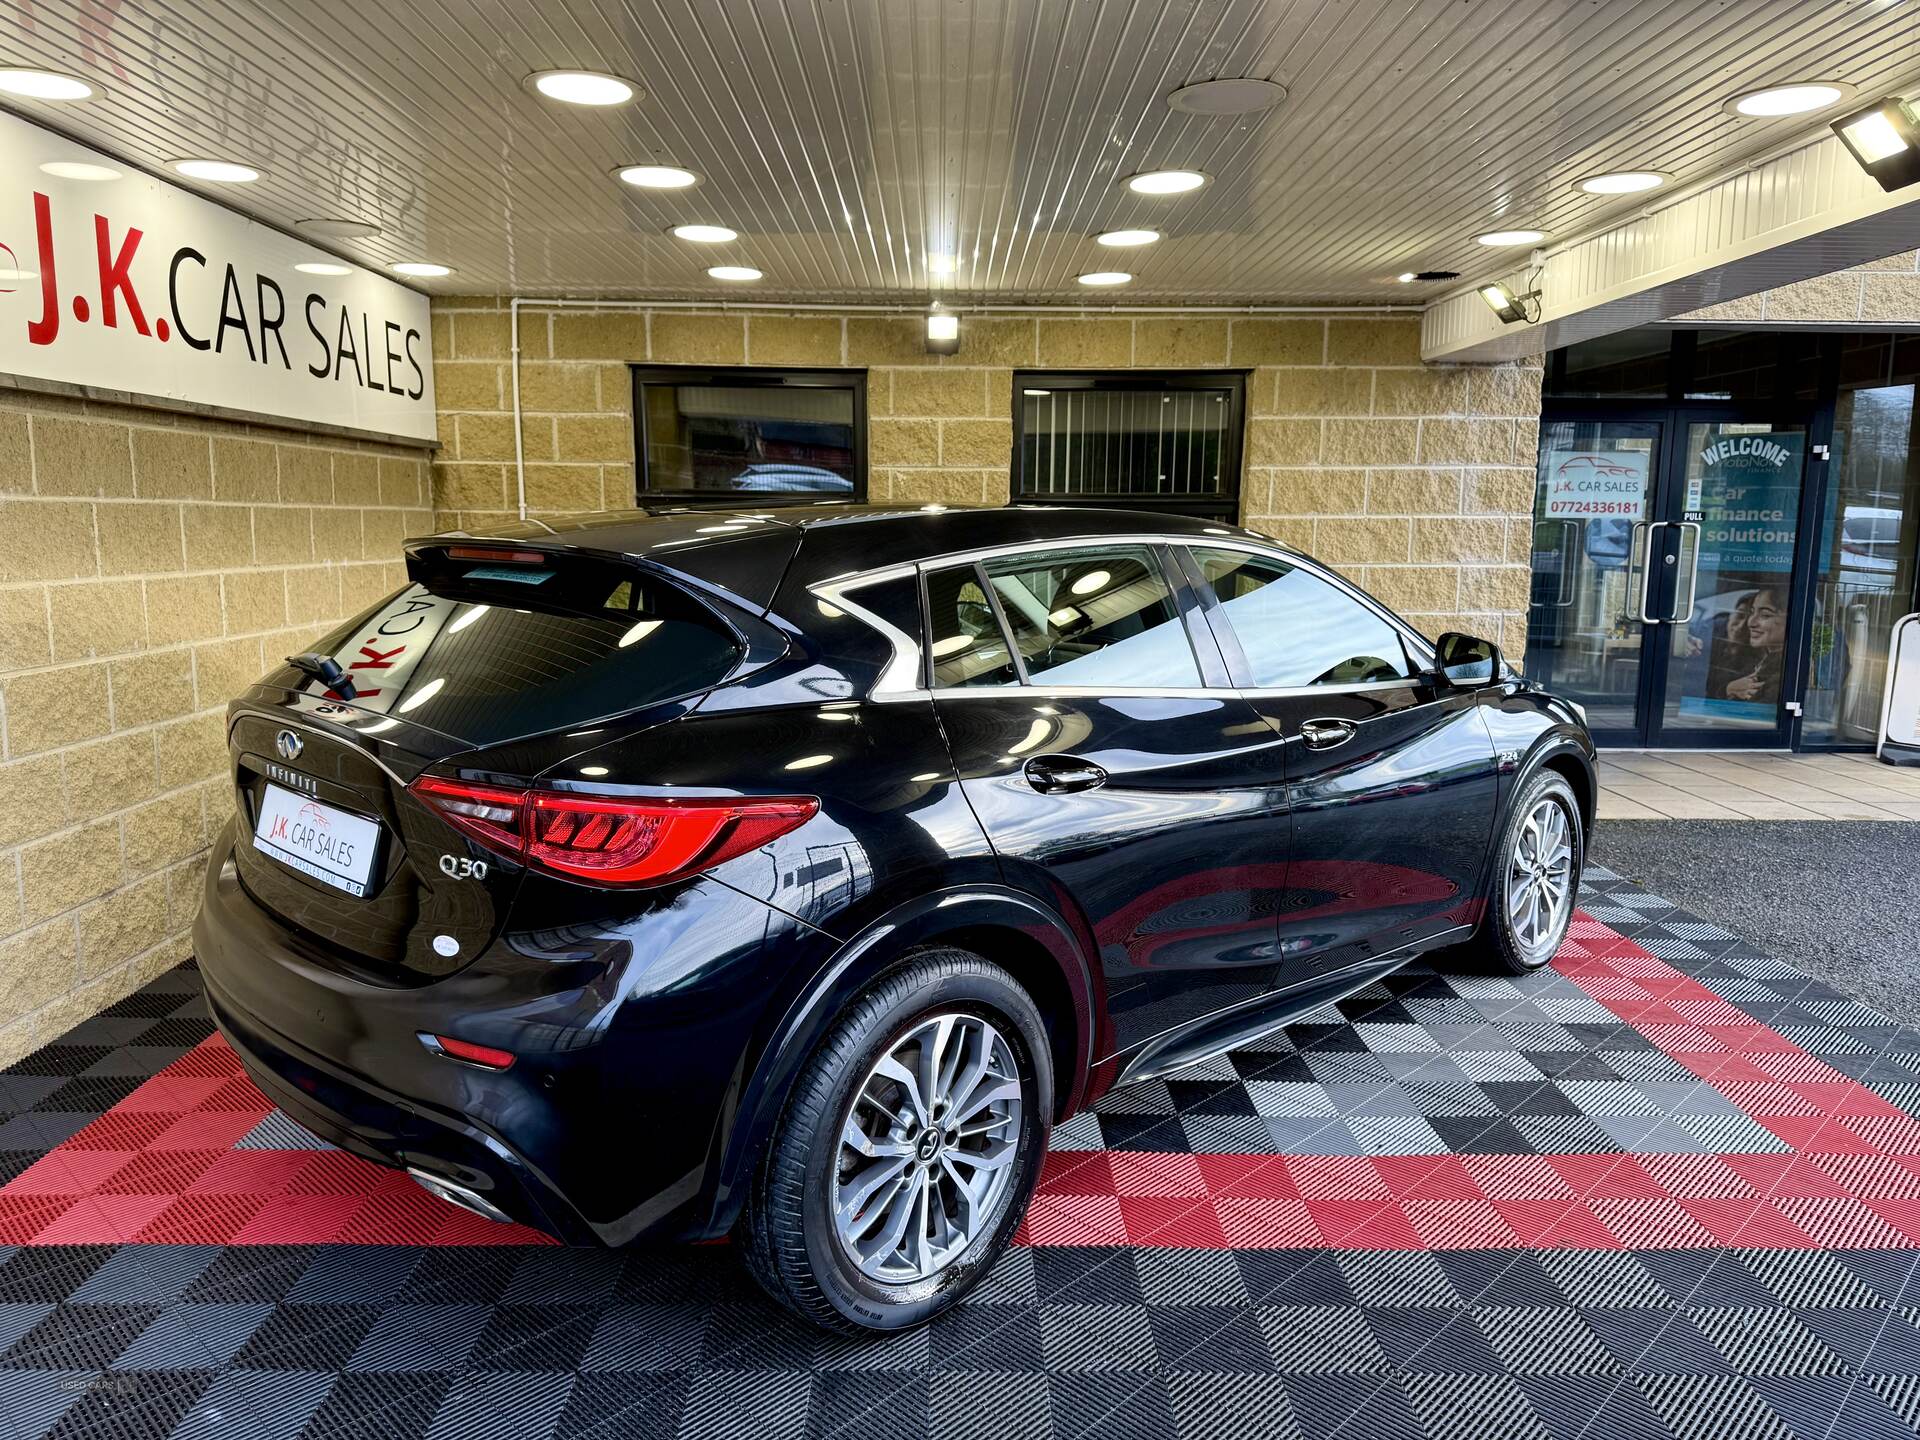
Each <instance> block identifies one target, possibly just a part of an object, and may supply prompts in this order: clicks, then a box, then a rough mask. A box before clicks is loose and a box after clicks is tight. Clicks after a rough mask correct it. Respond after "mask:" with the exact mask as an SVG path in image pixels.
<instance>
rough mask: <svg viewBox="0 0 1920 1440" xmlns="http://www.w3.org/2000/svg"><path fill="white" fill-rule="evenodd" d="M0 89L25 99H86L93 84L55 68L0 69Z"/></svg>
mask: <svg viewBox="0 0 1920 1440" xmlns="http://www.w3.org/2000/svg"><path fill="white" fill-rule="evenodd" d="M0 90H4V91H5V92H6V93H7V94H9V95H18V96H20V97H21V98H22V99H23V100H86V99H90V98H91V97H92V95H93V86H91V85H89V84H88V83H87V82H86V81H84V80H81V79H78V78H77V77H75V76H72V75H62V74H59V73H58V72H57V71H53V70H0Z"/></svg>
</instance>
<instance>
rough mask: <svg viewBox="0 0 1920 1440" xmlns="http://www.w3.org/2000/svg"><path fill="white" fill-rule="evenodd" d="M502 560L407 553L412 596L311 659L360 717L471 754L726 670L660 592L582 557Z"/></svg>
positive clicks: (727, 662) (404, 595)
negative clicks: (402, 723) (346, 688)
mask: <svg viewBox="0 0 1920 1440" xmlns="http://www.w3.org/2000/svg"><path fill="white" fill-rule="evenodd" d="M473 553H481V552H473ZM515 553H516V555H517V556H518V557H519V558H516V559H514V560H512V561H510V562H503V561H500V560H495V559H492V558H489V557H486V556H484V554H482V558H477V559H473V558H462V557H461V555H460V554H459V552H458V551H447V550H442V551H428V552H424V553H416V554H415V555H414V556H413V557H412V558H411V560H410V564H409V568H410V569H411V571H412V573H413V575H414V581H413V583H412V584H410V585H408V586H407V587H406V588H405V589H403V590H401V591H399V592H398V593H397V594H395V595H393V596H391V597H390V598H388V599H387V600H384V601H382V602H381V603H380V604H379V605H376V606H375V607H374V608H373V609H371V610H369V611H367V612H366V613H365V614H364V615H361V616H360V617H359V618H358V619H356V620H354V621H353V622H351V623H350V624H348V625H345V626H343V627H341V628H340V629H339V630H337V631H335V632H334V633H333V634H332V635H330V636H328V637H327V638H326V639H325V640H323V641H321V642H320V643H319V644H318V645H316V646H315V647H314V651H315V653H317V654H320V655H326V656H331V657H332V658H333V659H334V660H335V661H336V662H337V663H338V664H339V665H340V667H341V669H343V670H344V671H346V673H347V675H348V677H349V679H350V680H351V681H352V683H353V686H354V690H355V694H354V696H353V697H352V703H353V704H355V705H356V706H358V707H360V708H361V709H365V710H374V711H378V712H379V713H381V714H385V715H391V716H395V717H399V718H403V719H405V720H407V721H410V722H412V723H414V724H419V725H426V726H430V727H431V728H433V729H435V730H438V731H440V732H441V733H442V734H445V735H451V736H454V737H456V738H457V739H461V740H465V741H468V742H469V743H471V744H474V745H492V744H497V743H499V742H501V741H505V740H513V739H518V738H520V737H522V736H527V735H534V734H540V733H542V732H545V731H549V730H560V729H566V728H569V727H574V726H579V725H584V724H586V723H588V722H591V721H595V720H601V719H605V718H607V717H609V716H613V715H619V714H623V713H626V712H628V711H632V710H637V709H640V708H642V707H644V706H647V705H651V704H654V703H655V702H657V701H661V700H668V699H672V698H674V697H677V696H681V695H689V694H695V693H698V692H699V691H702V690H706V689H709V688H711V687H712V686H714V685H715V684H718V683H719V682H720V681H721V680H723V679H725V678H726V676H727V674H728V672H730V671H731V670H732V669H733V667H734V665H735V664H736V663H737V662H738V660H739V657H740V641H739V639H738V637H737V636H736V635H735V634H734V632H733V631H732V630H731V629H729V628H728V627H727V626H726V624H725V623H723V622H722V621H721V620H720V618H719V617H718V616H717V615H715V614H714V613H713V612H712V611H711V610H709V609H708V608H707V607H706V606H705V605H704V604H702V603H701V602H700V601H698V600H696V599H695V598H694V597H693V596H691V595H689V594H688V593H687V592H685V591H684V590H681V589H679V588H678V587H677V586H674V585H672V584H670V583H668V582H667V581H665V580H662V579H660V578H658V577H655V576H652V575H649V574H647V573H645V572H642V571H639V570H636V569H634V568H632V567H629V566H624V565H618V564H613V563H609V562H604V561H599V560H595V559H590V558H585V557H577V556H568V555H540V554H535V553H533V552H526V551H521V552H515ZM314 684H315V686H316V687H318V684H319V682H314Z"/></svg>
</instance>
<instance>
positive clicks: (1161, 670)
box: [982, 545, 1201, 690]
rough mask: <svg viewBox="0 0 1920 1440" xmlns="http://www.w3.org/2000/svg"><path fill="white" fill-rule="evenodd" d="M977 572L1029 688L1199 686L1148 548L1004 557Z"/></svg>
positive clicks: (1194, 665)
mask: <svg viewBox="0 0 1920 1440" xmlns="http://www.w3.org/2000/svg"><path fill="white" fill-rule="evenodd" d="M982 568H983V569H984V570H985V572H986V575H987V579H988V581H989V582H990V583H991V585H992V587H993V594H994V598H995V599H996V600H997V601H998V602H999V608H1000V611H1001V613H1002V614H1003V615H1005V616H1006V619H1007V627H1008V629H1009V630H1010V631H1011V633H1012V635H1013V643H1014V648H1015V649H1016V650H1017V651H1018V652H1019V655H1020V661H1021V664H1022V666H1023V667H1024V669H1025V671H1026V677H1027V681H1028V683H1029V684H1033V685H1089V686H1095V687H1098V688H1104V689H1121V688H1144V689H1154V690H1191V689H1196V688H1198V687H1199V686H1200V684H1201V680H1200V667H1199V664H1198V662H1196V661H1195V660H1194V658H1193V646H1192V644H1191V643H1190V642H1189V641H1188V639H1187V630H1186V626H1185V625H1183V624H1182V623H1181V620H1180V611H1179V607H1178V605H1177V604H1176V603H1175V601H1174V597H1173V591H1172V588H1171V587H1170V586H1169V585H1168V583H1167V577H1166V572H1165V571H1164V570H1163V569H1162V568H1161V565H1160V559H1159V557H1158V556H1157V555H1156V554H1155V553H1154V552H1153V551H1152V550H1150V549H1148V548H1147V547H1145V546H1141V545H1124V546H1114V547H1112V548H1107V547H1104V546H1103V547H1101V548H1099V549H1074V550H1063V551H1055V552H1052V553H1051V554H1049V553H1044V552H1043V553H1038V554H1029V555H1017V556H1009V557H1007V558H1006V559H1003V560H995V561H989V562H988V563H987V564H986V565H984V566H983V567H982Z"/></svg>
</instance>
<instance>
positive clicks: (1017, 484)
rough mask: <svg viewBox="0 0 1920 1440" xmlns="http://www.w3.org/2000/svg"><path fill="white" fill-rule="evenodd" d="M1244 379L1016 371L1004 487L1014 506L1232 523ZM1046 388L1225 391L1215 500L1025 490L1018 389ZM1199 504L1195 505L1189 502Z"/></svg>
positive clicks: (1205, 374)
mask: <svg viewBox="0 0 1920 1440" xmlns="http://www.w3.org/2000/svg"><path fill="white" fill-rule="evenodd" d="M1247 375H1248V372H1247V371H1245V370H1016V371H1014V372H1013V382H1012V383H1013V391H1012V394H1011V395H1010V396H1009V397H1008V399H1009V403H1010V405H1011V408H1012V411H1013V456H1012V461H1011V465H1010V467H1009V470H1008V475H1007V484H1008V491H1009V495H1010V497H1011V503H1012V504H1015V505H1076V506H1089V507H1094V508H1098V509H1103V510H1146V511H1149V512H1159V513H1164V514H1170V515H1192V516H1198V517H1200V518H1203V519H1211V520H1222V519H1224V520H1225V521H1226V522H1227V523H1229V524H1238V523H1239V520H1240V492H1241V482H1242V473H1241V471H1242V463H1243V458H1244V456H1245V454H1246V434H1247ZM1028 389H1036V390H1038V389H1047V390H1143V391H1148V392H1152V391H1155V390H1162V391H1166V390H1228V391H1230V392H1231V393H1232V397H1233V398H1232V399H1231V400H1230V401H1229V402H1228V406H1227V408H1228V410H1229V412H1230V415H1229V423H1228V425H1227V426H1226V428H1225V430H1224V431H1223V440H1224V449H1223V450H1222V452H1221V457H1220V469H1221V474H1222V476H1223V477H1224V480H1225V484H1224V486H1223V488H1222V490H1221V491H1220V493H1219V494H1218V495H1217V496H1204V495H1141V494H1127V493H1118V492H1114V491H1105V492H1102V493H1100V494H1085V495H1061V494H1057V493H1053V492H1042V491H1037V490H1031V489H1028V488H1027V487H1026V478H1027V477H1026V476H1025V474H1024V470H1025V466H1026V453H1027V444H1026V442H1027V427H1026V410H1027V407H1026V406H1025V405H1024V404H1022V403H1021V402H1022V400H1023V399H1024V398H1025V396H1024V393H1023V392H1024V391H1026V390H1028ZM1195 501H1200V502H1203V503H1201V504H1197V505H1196V504H1195V503H1193V502H1195Z"/></svg>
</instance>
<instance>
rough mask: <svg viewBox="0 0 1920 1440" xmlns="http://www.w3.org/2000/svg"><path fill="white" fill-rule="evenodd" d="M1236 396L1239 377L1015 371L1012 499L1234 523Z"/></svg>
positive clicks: (1242, 394)
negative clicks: (1159, 512)
mask: <svg viewBox="0 0 1920 1440" xmlns="http://www.w3.org/2000/svg"><path fill="white" fill-rule="evenodd" d="M1245 398H1246V377H1245V376H1243V375H1239V374H1197V373H1193V372H1181V373H1178V374H1166V375H1156V374H1152V373H1146V372H1141V371H1123V372H1119V373H1116V374H1110V375H1089V374H1069V375H1056V374H1039V373H1034V372H1030V371H1020V372H1016V373H1015V374H1014V377H1013V399H1014V405H1013V416H1014V433H1013V485H1012V489H1013V498H1014V500H1015V501H1017V502H1018V501H1025V502H1028V503H1032V502H1040V503H1044V504H1054V505H1119V506H1127V507H1130V508H1135V509H1156V510H1167V511H1171V512H1173V513H1176V514H1182V515H1199V516H1204V517H1206V518H1209V519H1216V520H1236V519H1238V518H1239V512H1240V435H1241V427H1242V411H1243V408H1244V402H1245Z"/></svg>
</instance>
